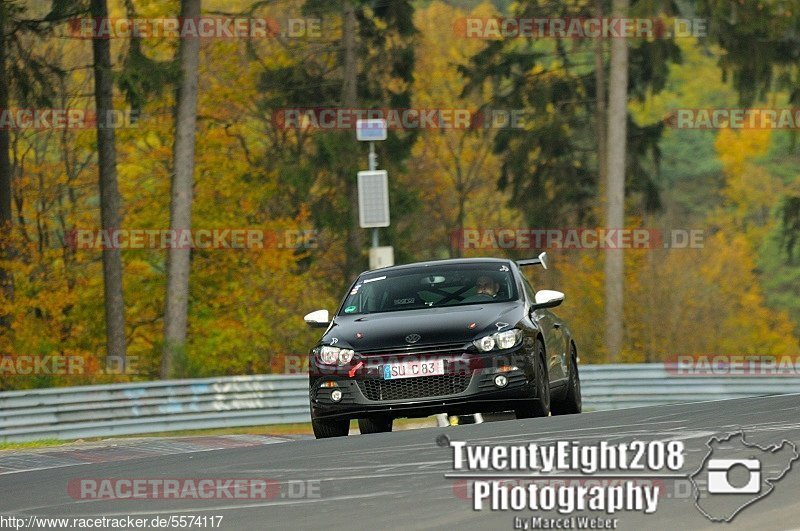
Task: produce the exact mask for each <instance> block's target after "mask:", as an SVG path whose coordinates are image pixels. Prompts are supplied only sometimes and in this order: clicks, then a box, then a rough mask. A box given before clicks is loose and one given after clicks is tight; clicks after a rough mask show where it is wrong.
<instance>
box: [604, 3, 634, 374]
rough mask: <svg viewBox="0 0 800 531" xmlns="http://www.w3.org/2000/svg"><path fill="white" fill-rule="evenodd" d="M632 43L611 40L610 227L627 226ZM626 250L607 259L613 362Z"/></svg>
mask: <svg viewBox="0 0 800 531" xmlns="http://www.w3.org/2000/svg"><path fill="white" fill-rule="evenodd" d="M627 13H628V0H614V1H613V6H612V16H613V17H626V16H627ZM627 104H628V41H627V40H626V39H625V38H617V39H611V66H610V70H609V87H608V137H607V139H608V177H607V179H608V182H607V187H606V197H607V203H606V209H607V210H606V228H609V229H621V228H623V225H624V223H625V151H626V149H625V148H626V146H625V142H626V138H627V131H626V126H627V118H628V109H627ZM623 253H624V251H623V250H622V249H607V250H606V260H605V296H606V300H605V310H606V352H607V355H608V361H609V362H615V361H617V360H618V359H619V354H620V351H621V349H622V341H623V333H624V329H623V289H624V275H625V263H624V262H623Z"/></svg>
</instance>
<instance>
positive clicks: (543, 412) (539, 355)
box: [514, 339, 550, 419]
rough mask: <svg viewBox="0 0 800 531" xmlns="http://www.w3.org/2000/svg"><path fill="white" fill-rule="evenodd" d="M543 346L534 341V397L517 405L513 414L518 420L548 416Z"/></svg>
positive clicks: (546, 378)
mask: <svg viewBox="0 0 800 531" xmlns="http://www.w3.org/2000/svg"><path fill="white" fill-rule="evenodd" d="M544 356H545V354H544V344H543V343H542V341H541V340H540V339H537V340H536V345H535V346H534V356H533V371H534V379H535V380H534V389H535V390H536V391H535V396H534V397H532V398H530V399H529V400H525V401H524V402H523V403H522V404H520V405H518V406H517V407H516V409H515V410H514V412H515V413H516V414H517V418H518V419H529V418H533V417H546V416H548V415H549V414H550V381H549V378H548V377H547V368H546V365H545V363H544Z"/></svg>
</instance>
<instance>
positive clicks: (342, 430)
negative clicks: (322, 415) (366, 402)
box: [311, 417, 350, 439]
mask: <svg viewBox="0 0 800 531" xmlns="http://www.w3.org/2000/svg"><path fill="white" fill-rule="evenodd" d="M311 428H312V429H313V430H314V437H316V438H317V439H327V438H328V437H346V436H347V434H348V433H349V432H350V419H315V418H313V417H312V419H311Z"/></svg>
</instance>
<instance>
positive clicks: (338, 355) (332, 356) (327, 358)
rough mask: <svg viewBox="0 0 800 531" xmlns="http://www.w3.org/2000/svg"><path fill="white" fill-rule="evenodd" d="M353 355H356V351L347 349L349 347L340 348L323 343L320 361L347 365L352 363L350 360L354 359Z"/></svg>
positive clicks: (326, 363) (327, 363) (328, 363)
mask: <svg viewBox="0 0 800 531" xmlns="http://www.w3.org/2000/svg"><path fill="white" fill-rule="evenodd" d="M353 355H355V351H353V350H350V349H347V348H339V347H330V346H328V345H323V346H322V347H320V349H319V354H318V357H319V361H321V362H322V363H324V364H325V365H335V364H337V363H338V364H339V365H345V364H347V363H350V360H351V359H353Z"/></svg>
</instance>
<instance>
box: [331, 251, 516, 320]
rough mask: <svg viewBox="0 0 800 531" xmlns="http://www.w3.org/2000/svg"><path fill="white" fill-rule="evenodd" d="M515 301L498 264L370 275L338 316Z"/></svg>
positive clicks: (509, 279)
mask: <svg viewBox="0 0 800 531" xmlns="http://www.w3.org/2000/svg"><path fill="white" fill-rule="evenodd" d="M516 298H517V289H516V285H515V282H514V277H513V275H512V274H511V269H510V268H509V266H508V265H507V264H503V263H498V262H478V263H472V264H453V265H442V266H435V267H430V266H428V267H413V268H403V269H399V270H395V271H385V272H380V271H372V272H370V273H365V274H363V275H362V276H361V277H359V279H358V281H357V282H356V283H355V285H354V286H353V288H352V289H351V290H350V294H349V295H348V296H347V299H345V302H344V304H343V305H342V307H341V310H340V312H339V315H359V314H365V313H381V312H397V311H403V310H415V309H420V308H431V307H433V308H438V307H442V306H463V305H468V304H491V303H495V302H505V301H510V300H514V299H516Z"/></svg>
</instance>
